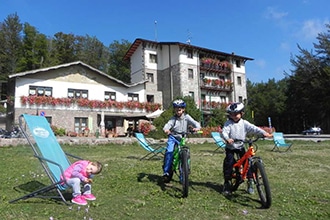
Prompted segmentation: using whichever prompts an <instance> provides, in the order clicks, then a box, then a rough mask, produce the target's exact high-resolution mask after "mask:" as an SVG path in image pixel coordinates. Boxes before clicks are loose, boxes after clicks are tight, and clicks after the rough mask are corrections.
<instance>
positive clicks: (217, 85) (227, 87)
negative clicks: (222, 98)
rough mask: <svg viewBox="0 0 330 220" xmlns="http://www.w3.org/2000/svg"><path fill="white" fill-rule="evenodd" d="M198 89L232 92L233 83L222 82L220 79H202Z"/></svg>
mask: <svg viewBox="0 0 330 220" xmlns="http://www.w3.org/2000/svg"><path fill="white" fill-rule="evenodd" d="M200 87H201V89H204V90H212V91H219V92H232V91H233V83H232V82H231V81H226V82H225V81H223V80H220V79H214V80H211V79H207V78H204V79H203V80H201V81H200Z"/></svg>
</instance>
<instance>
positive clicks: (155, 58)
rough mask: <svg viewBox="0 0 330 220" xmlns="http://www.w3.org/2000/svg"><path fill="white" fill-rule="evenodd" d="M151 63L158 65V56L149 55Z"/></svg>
mask: <svg viewBox="0 0 330 220" xmlns="http://www.w3.org/2000/svg"><path fill="white" fill-rule="evenodd" d="M149 63H157V54H149Z"/></svg>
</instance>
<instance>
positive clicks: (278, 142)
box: [272, 132, 292, 152]
mask: <svg viewBox="0 0 330 220" xmlns="http://www.w3.org/2000/svg"><path fill="white" fill-rule="evenodd" d="M273 138H274V144H275V145H274V148H273V149H272V151H277V152H281V150H280V148H284V149H285V151H288V150H290V151H292V150H291V146H292V143H286V142H285V140H284V137H283V133H282V132H274V133H273Z"/></svg>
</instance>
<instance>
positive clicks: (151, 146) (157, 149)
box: [135, 133, 166, 160]
mask: <svg viewBox="0 0 330 220" xmlns="http://www.w3.org/2000/svg"><path fill="white" fill-rule="evenodd" d="M135 137H136V139H137V140H138V141H139V144H140V146H141V147H143V148H144V149H145V150H146V151H148V153H147V154H146V155H145V156H143V157H142V158H140V160H143V159H146V160H150V159H151V158H154V157H158V158H159V157H160V155H161V156H164V152H165V150H166V148H165V147H164V144H158V143H156V144H155V143H151V142H150V141H148V140H147V139H146V138H145V137H144V135H143V134H142V133H135Z"/></svg>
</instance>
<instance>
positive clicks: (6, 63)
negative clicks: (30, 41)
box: [0, 13, 23, 80]
mask: <svg viewBox="0 0 330 220" xmlns="http://www.w3.org/2000/svg"><path fill="white" fill-rule="evenodd" d="M22 29H23V27H22V24H21V23H20V19H19V17H18V15H17V14H16V13H15V14H11V15H8V17H7V18H6V19H5V20H4V22H3V23H0V80H6V79H7V76H8V75H10V74H12V73H15V72H16V68H17V61H18V59H19V58H20V56H21V54H20V52H21V47H22V42H21V33H22Z"/></svg>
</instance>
